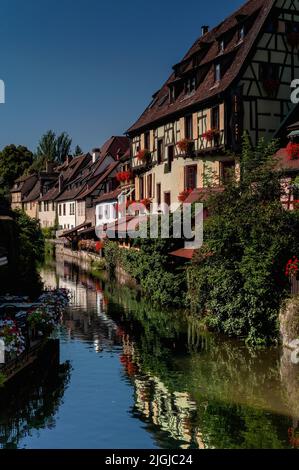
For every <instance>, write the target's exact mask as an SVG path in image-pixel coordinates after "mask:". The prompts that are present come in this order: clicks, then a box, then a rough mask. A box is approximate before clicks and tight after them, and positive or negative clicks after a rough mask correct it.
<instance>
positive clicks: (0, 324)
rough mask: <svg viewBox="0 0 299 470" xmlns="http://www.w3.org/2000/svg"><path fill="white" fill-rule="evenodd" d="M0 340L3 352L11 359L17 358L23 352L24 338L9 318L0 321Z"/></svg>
mask: <svg viewBox="0 0 299 470" xmlns="http://www.w3.org/2000/svg"><path fill="white" fill-rule="evenodd" d="M0 339H2V340H3V341H4V345H5V352H6V353H8V354H9V356H10V357H11V358H15V357H18V356H20V355H21V354H22V353H23V352H24V351H25V345H26V342H25V338H24V336H23V335H22V332H21V330H20V329H19V328H18V326H17V323H16V322H15V321H14V320H11V319H10V318H8V319H5V320H1V321H0Z"/></svg>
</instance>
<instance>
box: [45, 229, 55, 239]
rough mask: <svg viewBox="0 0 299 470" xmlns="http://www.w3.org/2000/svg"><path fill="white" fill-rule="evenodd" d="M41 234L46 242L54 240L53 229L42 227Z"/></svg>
mask: <svg viewBox="0 0 299 470" xmlns="http://www.w3.org/2000/svg"><path fill="white" fill-rule="evenodd" d="M42 233H43V236H44V238H45V239H46V240H53V239H54V238H56V229H55V227H44V228H43V229H42Z"/></svg>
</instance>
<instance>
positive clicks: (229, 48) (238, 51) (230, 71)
mask: <svg viewBox="0 0 299 470" xmlns="http://www.w3.org/2000/svg"><path fill="white" fill-rule="evenodd" d="M274 3H275V0H250V1H249V2H247V3H246V4H245V5H243V7H241V8H240V9H239V10H238V11H236V12H235V13H234V14H232V15H231V16H230V17H229V18H227V19H226V20H225V21H223V22H222V23H221V24H220V25H218V26H217V27H216V28H214V29H213V30H211V31H210V32H208V33H206V34H205V35H204V36H202V37H201V38H199V39H198V40H197V41H196V42H195V43H194V44H193V46H192V47H191V48H190V49H189V51H188V52H187V54H186V55H185V57H184V58H183V60H182V61H181V62H180V63H179V64H177V66H174V69H175V70H177V69H180V71H179V72H177V74H176V73H175V72H174V73H172V75H171V76H170V77H169V79H168V80H167V81H166V83H165V84H164V85H163V86H162V88H161V89H160V90H159V91H158V92H157V93H156V94H155V95H154V97H153V101H152V103H151V104H150V105H149V106H148V107H147V109H146V110H145V111H144V113H143V114H142V115H141V116H140V118H139V119H138V120H137V121H136V122H135V124H133V125H132V126H131V127H130V129H129V130H128V133H129V134H130V133H134V132H136V131H137V130H140V129H142V128H143V127H146V126H147V125H148V124H150V123H152V122H155V121H159V120H162V119H163V118H165V117H166V116H169V115H171V114H178V113H180V112H181V111H182V110H184V109H186V108H188V107H191V106H194V105H197V104H200V103H202V102H204V101H206V100H207V99H210V98H212V97H214V96H216V95H217V94H219V93H221V92H224V91H225V90H226V89H227V88H228V87H229V86H230V85H231V84H232V82H233V81H234V80H235V79H236V78H237V76H238V74H239V72H240V70H241V68H242V66H243V65H244V63H245V61H246V58H247V57H248V54H249V53H250V51H251V49H252V47H253V45H254V43H255V40H256V39H257V37H258V34H259V32H260V30H261V28H262V26H263V25H264V23H265V21H266V19H267V17H268V14H269V12H270V10H271V8H272V7H273V5H274ZM242 21H248V24H249V26H250V27H249V28H248V31H247V32H246V34H245V37H244V39H243V41H241V42H240V41H239V42H238V29H239V25H240V24H242ZM225 36H226V38H227V44H226V47H225V50H224V52H223V53H219V40H220V39H221V38H222V37H225ZM193 59H195V60H196V62H195V64H194V69H193ZM218 61H219V62H220V61H221V62H223V61H227V63H228V65H227V69H226V71H225V73H224V75H223V77H222V79H221V80H220V82H219V83H218V84H216V85H215V81H214V65H215V63H216V62H218ZM195 68H196V69H197V70H201V74H202V75H201V77H202V78H201V82H200V83H199V85H198V86H197V88H196V90H195V91H194V92H193V93H191V94H185V93H184V91H181V92H180V94H179V96H178V97H177V98H176V99H175V100H174V101H173V102H171V101H170V99H169V87H170V86H171V84H172V83H174V82H175V81H176V82H180V80H181V79H182V78H185V77H186V76H188V73H190V71H191V70H192V69H193V70H195Z"/></svg>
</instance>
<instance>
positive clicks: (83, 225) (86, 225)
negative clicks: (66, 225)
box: [59, 222, 91, 238]
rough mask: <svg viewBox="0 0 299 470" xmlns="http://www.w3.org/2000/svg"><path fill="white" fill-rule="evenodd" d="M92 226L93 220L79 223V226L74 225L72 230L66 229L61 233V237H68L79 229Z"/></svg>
mask: <svg viewBox="0 0 299 470" xmlns="http://www.w3.org/2000/svg"><path fill="white" fill-rule="evenodd" d="M90 226H91V222H84V224H81V225H78V226H77V227H74V228H72V229H71V230H66V231H65V232H63V233H62V234H61V235H59V238H63V237H68V236H69V235H72V234H75V233H76V232H78V230H81V229H84V228H87V227H90Z"/></svg>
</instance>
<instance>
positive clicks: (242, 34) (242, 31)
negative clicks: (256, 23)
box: [238, 25, 245, 42]
mask: <svg viewBox="0 0 299 470" xmlns="http://www.w3.org/2000/svg"><path fill="white" fill-rule="evenodd" d="M244 38H245V26H244V25H243V26H241V27H240V29H239V31H238V42H242V41H243V40H244Z"/></svg>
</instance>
